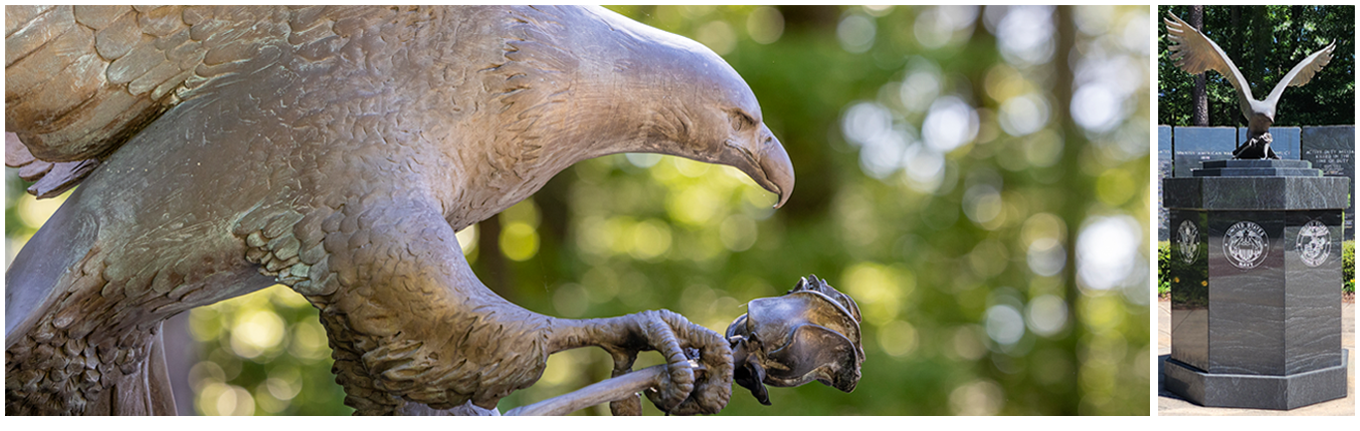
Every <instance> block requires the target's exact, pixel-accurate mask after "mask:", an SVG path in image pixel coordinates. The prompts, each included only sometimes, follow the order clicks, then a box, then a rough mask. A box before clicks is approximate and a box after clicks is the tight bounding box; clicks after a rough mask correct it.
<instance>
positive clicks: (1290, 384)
mask: <svg viewBox="0 0 1360 431" xmlns="http://www.w3.org/2000/svg"><path fill="white" fill-rule="evenodd" d="M1348 361H1349V356H1348V352H1347V351H1346V349H1341V365H1337V366H1332V367H1327V368H1322V369H1318V370H1313V371H1309V372H1306V373H1298V374H1292V375H1286V376H1263V375H1250V374H1218V373H1206V372H1204V371H1201V370H1199V369H1198V368H1195V367H1192V366H1189V365H1186V364H1185V363H1183V362H1181V361H1177V360H1175V359H1171V358H1167V359H1166V362H1165V364H1164V365H1163V368H1162V370H1163V371H1162V374H1163V376H1164V377H1165V378H1166V380H1165V382H1164V384H1165V385H1166V389H1167V390H1168V391H1170V392H1171V393H1174V394H1176V395H1180V396H1181V397H1182V398H1185V399H1186V400H1189V401H1190V402H1192V403H1195V404H1199V405H1201V406H1204V407H1232V408H1248V409H1269V410H1292V409H1296V408H1299V407H1303V406H1308V405H1313V404H1317V403H1320V402H1323V401H1331V400H1335V399H1338V398H1345V397H1346V366H1347V364H1348Z"/></svg>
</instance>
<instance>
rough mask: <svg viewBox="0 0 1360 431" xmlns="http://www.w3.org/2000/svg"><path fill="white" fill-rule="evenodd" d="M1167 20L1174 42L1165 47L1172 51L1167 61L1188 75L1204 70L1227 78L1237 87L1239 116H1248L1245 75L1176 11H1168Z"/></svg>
mask: <svg viewBox="0 0 1360 431" xmlns="http://www.w3.org/2000/svg"><path fill="white" fill-rule="evenodd" d="M1170 15H1171V19H1167V20H1165V21H1166V32H1167V36H1168V37H1169V38H1170V39H1171V41H1172V42H1174V43H1175V44H1174V45H1170V46H1167V49H1169V50H1171V51H1172V54H1171V60H1172V61H1175V62H1176V66H1177V67H1180V68H1181V70H1184V71H1186V72H1188V73H1190V74H1192V75H1198V74H1201V73H1204V71H1206V70H1213V71H1216V72H1218V73H1219V74H1220V75H1223V76H1224V77H1226V78H1228V82H1229V83H1231V84H1232V86H1233V88H1236V89H1237V98H1238V101H1239V102H1240V105H1241V107H1242V115H1244V116H1246V117H1247V118H1251V114H1252V113H1251V112H1250V110H1249V109H1248V107H1249V106H1250V101H1251V100H1255V99H1254V98H1252V96H1251V87H1248V86H1247V80H1246V78H1243V77H1242V72H1239V71H1238V70H1237V66H1236V65H1233V62H1232V60H1231V59H1229V58H1228V55H1227V54H1224V53H1223V49H1222V48H1219V47H1218V44H1216V43H1214V41H1212V40H1209V38H1207V37H1204V35H1203V34H1201V33H1200V32H1199V30H1195V28H1194V27H1191V26H1190V24H1188V23H1186V22H1185V21H1181V19H1180V17H1177V16H1176V14H1174V13H1173V14H1170Z"/></svg>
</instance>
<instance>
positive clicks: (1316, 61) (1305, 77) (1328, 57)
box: [1266, 41, 1336, 106]
mask: <svg viewBox="0 0 1360 431" xmlns="http://www.w3.org/2000/svg"><path fill="white" fill-rule="evenodd" d="M1335 49H1336V41H1332V43H1331V44H1330V45H1327V47H1326V48H1322V49H1320V50H1318V51H1317V52H1314V53H1312V54H1309V55H1308V58H1305V59H1303V61H1300V62H1299V64H1297V65H1295V66H1294V68H1293V69H1289V74H1287V75H1285V76H1284V79H1281V80H1280V82H1279V83H1278V84H1275V89H1274V90H1271V91H1270V97H1267V98H1266V104H1267V105H1269V106H1275V104H1276V103H1277V102H1279V101H1280V95H1282V94H1284V89H1285V88H1286V87H1299V86H1302V85H1304V84H1307V83H1308V81H1311V80H1312V79H1313V75H1316V74H1317V73H1318V71H1319V70H1322V67H1323V66H1326V65H1327V63H1329V62H1331V61H1332V51H1333V50H1335Z"/></svg>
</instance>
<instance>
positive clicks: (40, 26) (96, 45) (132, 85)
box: [5, 6, 344, 197]
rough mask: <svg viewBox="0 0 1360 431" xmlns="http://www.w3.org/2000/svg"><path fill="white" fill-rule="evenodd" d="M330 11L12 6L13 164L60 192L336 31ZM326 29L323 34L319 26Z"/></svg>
mask: <svg viewBox="0 0 1360 431" xmlns="http://www.w3.org/2000/svg"><path fill="white" fill-rule="evenodd" d="M324 9H325V8H324V7H320V6H318V7H312V8H306V9H303V10H299V11H293V13H289V11H288V10H287V9H285V8H282V7H272V8H271V7H256V8H247V7H209V6H198V7H185V6H162V7H142V6H6V7H5V75H6V77H5V128H6V131H7V132H12V133H15V134H16V135H17V137H18V138H19V139H18V140H13V139H6V144H5V146H6V148H5V152H6V158H5V160H6V165H8V166H11V167H17V168H20V174H21V176H23V177H24V179H26V180H29V181H36V183H35V184H34V185H33V186H32V187H31V188H29V192H30V193H33V194H35V195H37V196H38V197H51V196H56V195H57V194H60V193H61V192H63V191H65V190H67V189H69V188H71V187H73V186H75V185H76V184H78V183H79V182H80V181H81V180H82V179H83V178H84V177H85V176H86V175H88V174H89V173H90V172H91V171H93V169H94V167H95V166H97V165H98V163H99V162H100V161H101V160H103V159H105V158H107V157H108V156H109V154H111V153H113V152H114V151H115V150H117V149H118V147H119V146H121V145H122V144H123V143H124V142H126V141H127V140H128V139H130V138H131V137H132V136H133V135H135V134H137V132H138V131H140V130H142V129H143V128H145V127H146V126H147V125H149V124H150V123H151V122H153V121H154V120H155V119H156V118H157V117H158V116H159V115H160V114H161V113H163V112H165V111H166V110H168V109H169V108H170V107H172V106H174V105H176V104H178V103H180V102H181V101H184V100H187V99H189V98H191V97H193V94H194V93H195V92H196V91H198V90H203V89H206V88H212V87H214V86H215V85H220V84H222V83H226V82H230V81H232V79H231V78H232V77H233V76H236V75H238V74H242V73H244V72H247V71H245V70H243V68H244V67H246V66H247V65H248V64H250V63H251V62H250V61H249V60H251V59H255V58H258V57H260V56H267V55H269V54H270V51H269V50H268V49H263V48H264V47H265V46H266V45H268V44H271V43H274V42H277V41H280V40H286V41H287V42H291V43H293V44H294V45H295V46H298V45H301V46H305V45H306V44H308V43H309V42H311V40H310V39H322V38H325V37H327V36H332V37H333V36H334V34H333V33H331V31H330V29H331V27H332V26H330V25H321V24H323V23H332V21H329V20H328V19H323V18H336V17H342V18H343V15H344V14H343V13H331V12H334V11H329V12H328V13H327V14H324V15H323V14H322V12H323V11H324ZM317 29H320V30H324V31H313V30H317Z"/></svg>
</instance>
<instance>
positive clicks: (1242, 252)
mask: <svg viewBox="0 0 1360 431" xmlns="http://www.w3.org/2000/svg"><path fill="white" fill-rule="evenodd" d="M1269 253H1270V238H1268V237H1266V230H1265V229H1263V228H1261V225H1259V224H1256V223H1253V222H1249V221H1240V222H1237V223H1236V224H1234V225H1232V226H1231V227H1229V228H1228V232H1226V233H1224V234H1223V255H1224V256H1227V257H1228V262H1231V263H1232V264H1233V266H1236V267H1238V268H1242V269H1252V268H1255V267H1256V265H1260V264H1261V262H1263V261H1265V260H1266V255H1267V254H1269Z"/></svg>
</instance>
